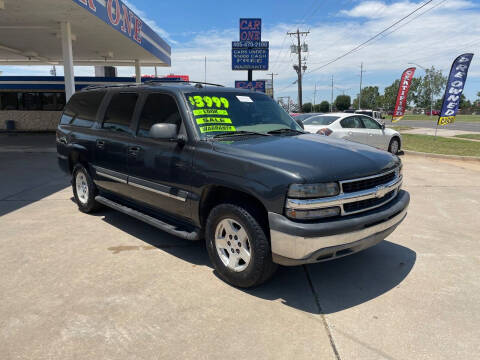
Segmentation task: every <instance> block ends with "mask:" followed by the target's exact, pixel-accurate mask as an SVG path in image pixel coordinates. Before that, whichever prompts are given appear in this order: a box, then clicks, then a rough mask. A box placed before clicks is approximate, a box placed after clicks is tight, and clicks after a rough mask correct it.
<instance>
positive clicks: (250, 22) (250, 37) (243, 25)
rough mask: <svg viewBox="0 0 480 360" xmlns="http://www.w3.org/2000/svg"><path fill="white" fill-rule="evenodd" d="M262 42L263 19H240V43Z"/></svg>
mask: <svg viewBox="0 0 480 360" xmlns="http://www.w3.org/2000/svg"><path fill="white" fill-rule="evenodd" d="M260 40H262V19H240V41H260Z"/></svg>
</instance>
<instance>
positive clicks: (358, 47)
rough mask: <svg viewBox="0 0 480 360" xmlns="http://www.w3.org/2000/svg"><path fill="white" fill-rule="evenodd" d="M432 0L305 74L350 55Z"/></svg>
mask: <svg viewBox="0 0 480 360" xmlns="http://www.w3.org/2000/svg"><path fill="white" fill-rule="evenodd" d="M432 1H434V0H428V1H427V2H425V3H424V4H423V5H421V6H419V7H417V8H416V9H415V10H413V11H412V12H410V13H409V14H408V15H405V16H404V17H402V18H401V19H400V20H397V21H396V22H394V23H393V24H392V25H390V26H388V27H387V28H385V29H383V30H382V31H380V32H379V33H377V34H376V35H374V36H372V37H371V38H369V39H368V40H366V41H364V42H363V43H361V44H360V45H357V46H355V47H354V48H353V49H351V50H349V51H347V52H346V53H344V54H342V55H340V56H337V57H336V58H334V59H332V60H330V61H329V62H327V63H326V64H323V65H322V66H319V67H317V68H315V69H312V70H310V71H309V72H308V73H307V74H310V73H312V72H315V71H318V70H320V69H323V68H325V67H327V66H328V65H331V64H333V63H334V62H336V61H338V60H340V59H343V58H344V57H345V56H348V55H350V54H351V53H353V52H355V51H357V50H358V49H360V48H361V47H363V46H364V45H366V44H368V43H369V42H371V41H373V40H374V39H376V38H378V37H379V36H380V35H382V34H383V33H385V32H386V31H388V30H390V29H391V28H393V27H394V26H395V25H397V24H399V23H401V22H402V21H403V20H405V19H406V18H408V17H410V16H411V15H413V14H414V13H416V12H417V11H419V10H420V9H422V8H424V7H425V6H427V5H428V4H430V3H431V2H432Z"/></svg>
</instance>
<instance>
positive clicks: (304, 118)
mask: <svg viewBox="0 0 480 360" xmlns="http://www.w3.org/2000/svg"><path fill="white" fill-rule="evenodd" d="M316 115H323V113H305V114H298V115H296V116H295V120H301V121H305V120H307V119H308V118H311V117H312V116H316Z"/></svg>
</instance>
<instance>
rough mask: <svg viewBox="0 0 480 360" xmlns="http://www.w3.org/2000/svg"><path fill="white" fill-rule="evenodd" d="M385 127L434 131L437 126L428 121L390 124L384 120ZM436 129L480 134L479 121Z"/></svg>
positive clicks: (404, 121)
mask: <svg viewBox="0 0 480 360" xmlns="http://www.w3.org/2000/svg"><path fill="white" fill-rule="evenodd" d="M386 125H387V126H411V127H421V128H430V129H435V128H436V126H437V122H436V121H429V120H400V121H397V122H396V123H391V122H390V121H388V120H386ZM438 128H439V129H448V130H462V131H475V132H480V121H479V122H462V121H457V122H455V123H453V124H448V125H446V126H439V127H438Z"/></svg>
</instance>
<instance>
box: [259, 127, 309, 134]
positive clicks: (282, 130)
mask: <svg viewBox="0 0 480 360" xmlns="http://www.w3.org/2000/svg"><path fill="white" fill-rule="evenodd" d="M287 133H295V134H305V131H300V130H295V129H290V128H282V129H277V130H272V131H269V132H267V134H272V135H275V134H287Z"/></svg>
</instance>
